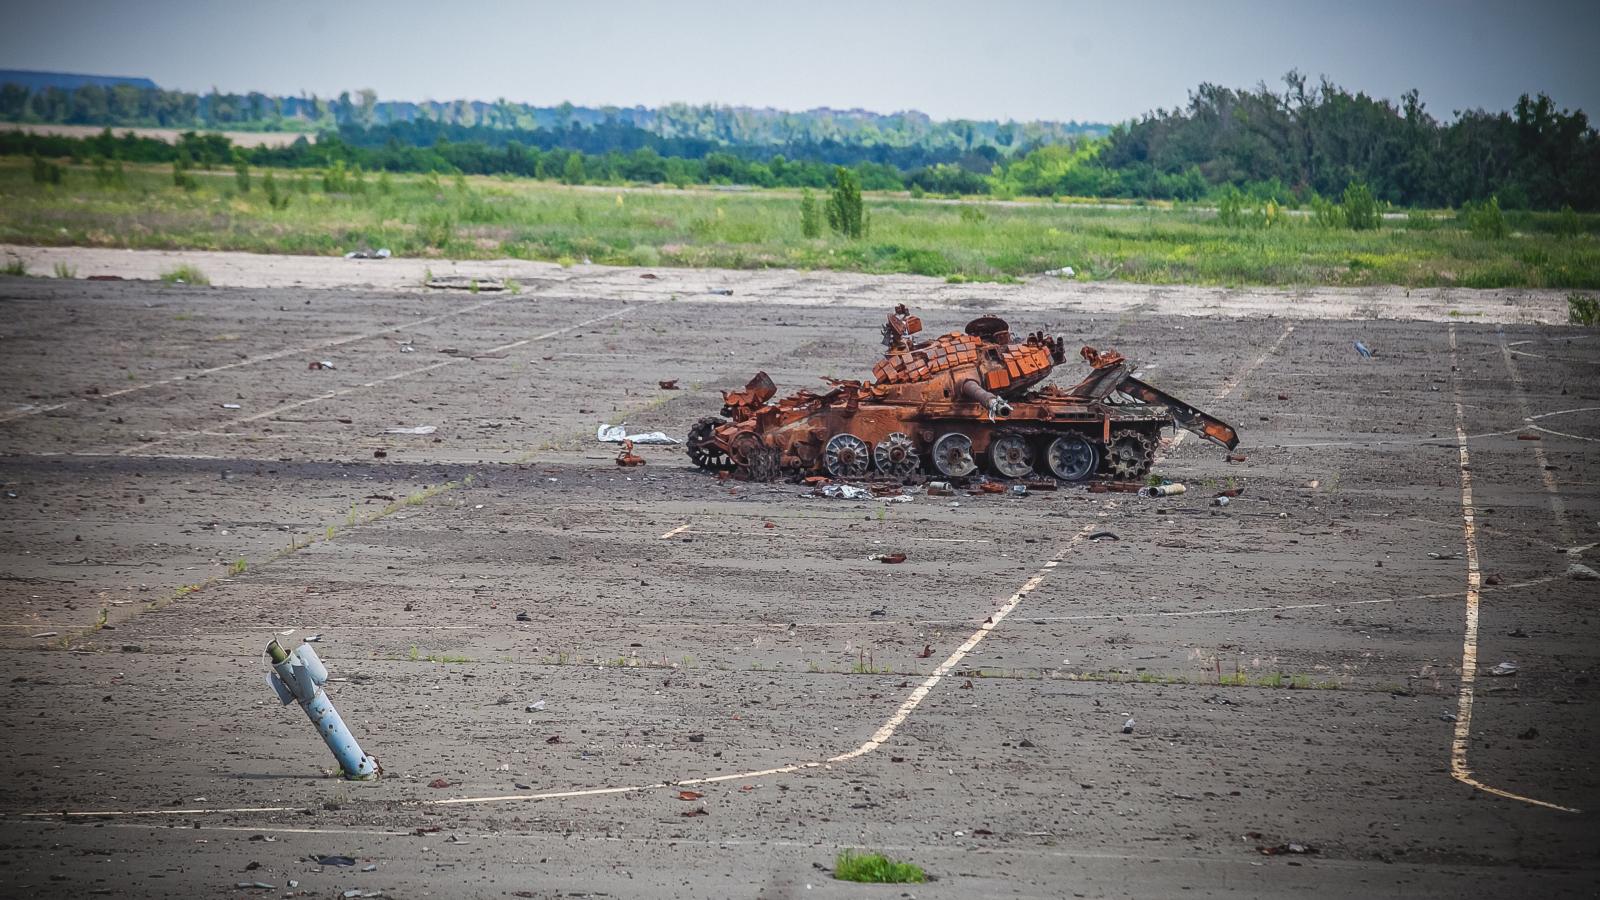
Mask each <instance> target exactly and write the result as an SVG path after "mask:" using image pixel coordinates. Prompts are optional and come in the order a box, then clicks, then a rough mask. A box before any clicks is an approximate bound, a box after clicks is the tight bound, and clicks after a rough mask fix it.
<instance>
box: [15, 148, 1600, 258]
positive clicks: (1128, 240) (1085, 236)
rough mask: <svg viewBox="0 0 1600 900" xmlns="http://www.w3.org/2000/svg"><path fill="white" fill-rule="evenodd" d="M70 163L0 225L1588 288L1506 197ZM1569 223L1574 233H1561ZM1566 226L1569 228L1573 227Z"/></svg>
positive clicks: (306, 246) (1572, 253)
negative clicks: (1322, 204)
mask: <svg viewBox="0 0 1600 900" xmlns="http://www.w3.org/2000/svg"><path fill="white" fill-rule="evenodd" d="M267 171H269V170H261V169H257V170H253V171H252V172H251V190H249V191H248V192H240V190H239V189H238V186H237V183H236V180H235V175H234V173H233V172H232V171H231V170H228V171H212V172H200V171H195V172H191V173H190V174H191V175H192V176H193V177H192V179H190V180H191V181H192V182H193V185H192V186H191V187H189V188H181V187H178V186H176V185H175V184H174V179H173V176H172V173H171V171H170V170H167V169H158V168H147V167H129V168H128V169H127V170H126V172H125V173H124V174H123V175H122V176H121V177H120V178H115V177H112V176H111V174H110V173H101V175H100V176H99V177H97V176H96V173H95V171H94V170H93V169H90V168H88V167H73V168H69V169H68V170H67V172H66V176H65V179H64V181H63V183H62V184H59V185H52V184H41V183H36V182H35V181H34V180H33V178H32V176H31V173H30V167H29V163H28V160H25V159H17V158H9V159H3V160H0V198H3V199H4V203H3V204H0V242H6V243H19V244H48V245H86V246H99V247H132V248H163V249H204V250H243V251H250V252H256V253H304V254H319V255H330V254H341V253H343V252H345V251H347V250H352V249H356V248H360V247H372V248H377V247H388V248H390V249H392V250H393V251H394V252H395V254H397V255H400V256H412V257H440V258H451V259H468V258H498V257H514V258H522V259H538V260H550V261H579V260H583V259H589V260H592V261H593V262H596V263H607V264H621V265H640V266H719V267H727V268H736V269H749V268H766V267H792V268H799V269H840V270H848V271H860V272H909V273H915V274H921V275H932V276H942V277H947V278H950V279H951V280H960V279H974V280H1006V279H1009V278H1015V277H1020V276H1027V275H1035V274H1038V273H1040V272H1043V271H1045V270H1047V269H1054V268H1057V267H1060V266H1072V267H1073V268H1075V269H1076V270H1077V272H1078V277H1079V278H1080V279H1087V280H1105V279H1116V280H1123V281H1134V282H1143V283H1155V284H1165V283H1189V284H1221V285H1312V284H1335V285H1380V284H1397V285H1406V286H1450V285H1459V286H1463V287H1545V288H1578V289H1593V288H1600V216H1579V217H1575V218H1573V217H1568V218H1567V219H1565V220H1564V221H1563V220H1560V219H1559V217H1557V216H1556V215H1553V214H1538V213H1534V214H1530V213H1508V214H1507V220H1508V223H1509V225H1510V228H1511V232H1510V234H1509V235H1508V236H1506V237H1503V238H1480V237H1475V236H1473V235H1472V234H1471V233H1470V232H1469V231H1467V230H1466V229H1465V227H1464V226H1463V225H1461V224H1459V223H1458V222H1457V220H1456V217H1455V216H1454V214H1452V213H1448V212H1440V213H1432V214H1428V213H1412V214H1411V215H1409V216H1408V217H1405V218H1398V219H1393V218H1391V219H1387V220H1385V222H1384V223H1383V227H1380V228H1378V229H1376V230H1371V231H1350V230H1346V229H1326V228H1321V227H1318V226H1316V225H1314V224H1312V222H1311V220H1310V218H1309V217H1308V216H1300V215H1288V216H1285V217H1281V219H1280V221H1279V223H1278V224H1275V225H1272V226H1271V227H1260V228H1251V227H1235V228H1230V227H1226V226H1224V225H1222V224H1221V223H1219V222H1218V221H1217V219H1216V215H1215V213H1214V211H1212V210H1210V209H1205V208H1182V207H1176V208H1175V207H1171V206H1157V205H1149V206H1141V205H1109V206H1108V205H1096V204H1089V203H1072V202H1063V203H1052V202H1048V201H1039V202H1018V203H1009V204H1000V203H993V202H987V203H986V202H980V201H968V202H949V201H939V200H931V199H926V200H912V199H909V198H907V197H904V196H903V195H902V196H877V195H869V196H868V197H867V212H868V216H869V223H870V224H869V232H868V234H867V236H866V237H864V238H862V239H860V240H854V241H851V240H845V239H842V238H836V237H823V238H811V239H808V238H805V237H804V236H802V234H801V230H800V213H799V206H800V203H799V197H798V195H796V194H794V193H792V192H781V191H756V190H740V191H733V190H727V191H720V190H713V189H705V188H701V189H690V190H675V189H672V188H665V189H628V188H623V187H616V188H606V187H592V186H591V187H582V188H574V187H566V186H562V185H557V184H551V183H548V182H539V181H530V180H526V179H509V178H465V179H463V178H450V177H445V178H437V177H433V176H415V175H390V176H380V177H374V176H372V175H368V176H366V177H365V178H364V179H362V180H361V181H347V183H345V184H344V185H342V186H341V185H338V184H337V183H336V184H334V185H332V186H333V187H334V188H335V189H334V190H332V191H327V190H325V189H324V182H323V178H322V174H321V173H319V172H291V171H284V170H270V171H271V172H272V175H273V177H274V179H275V181H276V184H277V189H278V193H279V194H280V203H281V198H282V197H286V198H288V199H287V205H286V206H282V208H275V207H274V206H273V205H272V204H271V203H269V201H268V197H267V193H266V192H265V191H264V190H263V188H262V183H263V180H264V177H265V175H266V173H267ZM1562 227H1565V228H1567V229H1568V231H1569V233H1567V234H1561V233H1559V229H1560V228H1562ZM1574 227H1575V228H1576V233H1575V234H1573V233H1570V231H1571V229H1573V228H1574Z"/></svg>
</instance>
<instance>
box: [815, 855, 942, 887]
mask: <svg viewBox="0 0 1600 900" xmlns="http://www.w3.org/2000/svg"><path fill="white" fill-rule="evenodd" d="M833 877H834V878H837V879H838V880H840V881H859V882H864V883H866V884H921V883H923V882H925V881H927V880H928V876H927V875H926V874H925V873H924V872H923V871H922V867H921V866H917V865H914V864H912V863H906V862H898V861H896V860H892V859H890V858H889V857H887V856H884V855H883V854H882V853H862V852H857V851H855V850H841V851H839V858H838V859H837V860H835V861H834V864H833Z"/></svg>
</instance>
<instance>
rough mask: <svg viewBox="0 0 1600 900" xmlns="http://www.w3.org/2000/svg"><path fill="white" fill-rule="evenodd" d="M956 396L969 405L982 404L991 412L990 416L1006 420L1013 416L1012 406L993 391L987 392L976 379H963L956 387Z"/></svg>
mask: <svg viewBox="0 0 1600 900" xmlns="http://www.w3.org/2000/svg"><path fill="white" fill-rule="evenodd" d="M956 396H957V397H959V398H961V399H962V400H965V401H967V402H968V403H981V404H983V408H984V409H987V410H988V411H989V415H990V416H999V417H1001V418H1005V417H1006V416H1009V415H1011V404H1009V403H1007V402H1006V401H1005V400H1003V399H1001V398H1000V397H999V396H998V395H996V394H994V393H993V392H991V391H988V390H985V389H984V387H983V385H981V384H979V383H978V381H977V379H975V378H965V379H962V381H961V383H959V384H957V385H956Z"/></svg>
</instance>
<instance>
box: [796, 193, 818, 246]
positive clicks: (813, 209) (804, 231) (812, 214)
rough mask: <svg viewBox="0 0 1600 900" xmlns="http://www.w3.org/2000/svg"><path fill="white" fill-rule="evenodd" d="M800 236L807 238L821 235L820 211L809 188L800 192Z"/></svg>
mask: <svg viewBox="0 0 1600 900" xmlns="http://www.w3.org/2000/svg"><path fill="white" fill-rule="evenodd" d="M800 234H801V235H803V236H805V237H808V238H814V237H818V236H820V235H821V234H822V211H821V210H819V209H818V208H817V198H816V197H815V196H814V195H813V194H812V193H811V189H810V188H806V189H805V190H803V191H801V192H800Z"/></svg>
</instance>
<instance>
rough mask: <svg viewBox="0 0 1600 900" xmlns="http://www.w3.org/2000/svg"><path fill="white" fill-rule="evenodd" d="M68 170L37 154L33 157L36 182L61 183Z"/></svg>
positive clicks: (34, 180)
mask: <svg viewBox="0 0 1600 900" xmlns="http://www.w3.org/2000/svg"><path fill="white" fill-rule="evenodd" d="M65 174H66V170H65V169H62V168H61V166H59V165H57V164H55V163H53V162H51V161H50V160H48V159H45V158H44V157H42V156H39V155H37V154H35V155H34V157H33V183H34V184H60V183H61V179H62V178H63V177H64V176H65Z"/></svg>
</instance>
